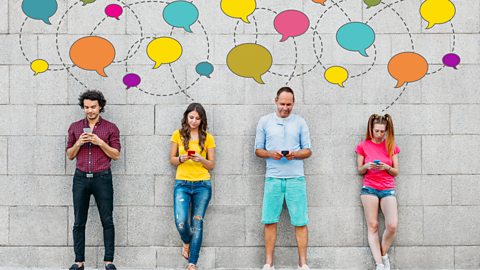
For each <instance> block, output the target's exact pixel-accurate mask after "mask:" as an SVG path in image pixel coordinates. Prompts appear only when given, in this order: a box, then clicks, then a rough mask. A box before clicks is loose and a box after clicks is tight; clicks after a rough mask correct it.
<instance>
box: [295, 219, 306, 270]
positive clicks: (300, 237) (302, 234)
mask: <svg viewBox="0 0 480 270" xmlns="http://www.w3.org/2000/svg"><path fill="white" fill-rule="evenodd" d="M295 237H296V238H297V246H298V265H299V266H300V267H301V266H303V265H304V264H307V244H308V228H307V225H305V226H296V227H295Z"/></svg>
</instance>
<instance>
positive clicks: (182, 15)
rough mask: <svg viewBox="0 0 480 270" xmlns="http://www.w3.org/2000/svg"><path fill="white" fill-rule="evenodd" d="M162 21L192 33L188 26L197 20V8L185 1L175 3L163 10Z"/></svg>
mask: <svg viewBox="0 0 480 270" xmlns="http://www.w3.org/2000/svg"><path fill="white" fill-rule="evenodd" d="M163 19H164V20H165V21H166V22H167V23H168V24H169V25H171V26H173V27H178V28H183V29H185V31H187V32H190V33H191V32H192V30H191V29H190V26H191V25H192V24H194V23H195V22H196V21H197V19H198V9H197V7H196V6H195V5H194V4H192V3H190V2H187V1H175V2H172V3H170V4H168V5H167V6H166V7H165V8H164V9H163Z"/></svg>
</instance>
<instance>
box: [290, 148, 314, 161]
mask: <svg viewBox="0 0 480 270" xmlns="http://www.w3.org/2000/svg"><path fill="white" fill-rule="evenodd" d="M311 155H312V150H310V148H305V149H300V150H298V151H290V152H289V153H288V155H286V156H285V157H286V158H287V159H288V160H292V159H306V158H309V157H310V156H311Z"/></svg>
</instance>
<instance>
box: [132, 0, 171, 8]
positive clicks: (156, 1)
mask: <svg viewBox="0 0 480 270" xmlns="http://www.w3.org/2000/svg"><path fill="white" fill-rule="evenodd" d="M146 3H161V4H170V3H171V2H167V1H160V0H145V1H137V2H133V3H131V4H129V5H126V6H128V7H130V6H134V5H138V4H146Z"/></svg>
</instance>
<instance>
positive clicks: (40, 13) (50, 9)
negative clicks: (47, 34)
mask: <svg viewBox="0 0 480 270" xmlns="http://www.w3.org/2000/svg"><path fill="white" fill-rule="evenodd" d="M57 9H58V4H57V1H56V0H43V1H39V0H23V2H22V10H23V13H25V15H27V17H29V18H32V19H35V20H41V21H43V22H44V23H46V24H52V23H51V22H50V17H52V16H53V14H55V12H57Z"/></svg>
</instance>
